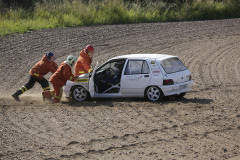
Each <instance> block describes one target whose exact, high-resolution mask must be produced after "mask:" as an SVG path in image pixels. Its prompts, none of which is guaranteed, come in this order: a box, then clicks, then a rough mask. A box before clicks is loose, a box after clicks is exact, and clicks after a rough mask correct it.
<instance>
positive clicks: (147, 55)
mask: <svg viewBox="0 0 240 160" xmlns="http://www.w3.org/2000/svg"><path fill="white" fill-rule="evenodd" d="M124 58H127V59H145V60H146V59H148V60H153V59H154V60H159V61H162V60H165V59H169V58H177V56H173V55H167V54H151V53H143V54H127V55H122V56H117V57H113V58H112V59H124Z"/></svg>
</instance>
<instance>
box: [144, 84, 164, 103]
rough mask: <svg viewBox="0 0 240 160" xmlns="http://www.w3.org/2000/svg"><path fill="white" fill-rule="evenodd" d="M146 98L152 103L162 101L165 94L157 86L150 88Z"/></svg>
mask: <svg viewBox="0 0 240 160" xmlns="http://www.w3.org/2000/svg"><path fill="white" fill-rule="evenodd" d="M145 97H146V98H147V99H148V100H150V101H153V102H155V101H161V100H162V99H163V97H164V95H163V92H162V91H161V89H160V88H158V87H157V86H150V87H148V88H147V89H146V91H145Z"/></svg>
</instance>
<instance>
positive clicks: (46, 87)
mask: <svg viewBox="0 0 240 160" xmlns="http://www.w3.org/2000/svg"><path fill="white" fill-rule="evenodd" d="M37 82H38V83H39V84H40V85H41V86H42V89H43V91H47V90H50V87H49V83H48V81H47V80H46V79H45V78H44V79H38V80H37Z"/></svg>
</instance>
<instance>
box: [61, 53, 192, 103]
mask: <svg viewBox="0 0 240 160" xmlns="http://www.w3.org/2000/svg"><path fill="white" fill-rule="evenodd" d="M97 66H98V63H97V65H96V67H95V69H94V70H93V72H92V74H91V75H90V76H89V75H88V74H85V75H81V76H79V77H78V80H77V82H72V81H67V83H66V86H65V87H64V89H63V90H64V93H65V95H66V97H70V98H72V99H74V100H76V101H84V100H86V99H88V98H90V97H92V98H100V97H105V98H106V97H107V98H115V97H146V98H147V99H148V100H150V101H159V100H162V99H163V97H164V96H172V95H173V96H178V97H183V96H184V95H185V94H186V92H188V91H191V87H192V85H193V80H192V79H191V72H190V71H189V70H188V69H187V68H186V66H185V65H184V64H183V63H182V62H181V61H180V60H179V59H178V57H177V56H172V55H164V54H130V55H123V56H118V57H114V58H111V59H110V60H108V61H107V62H105V63H104V64H102V65H101V66H100V67H97Z"/></svg>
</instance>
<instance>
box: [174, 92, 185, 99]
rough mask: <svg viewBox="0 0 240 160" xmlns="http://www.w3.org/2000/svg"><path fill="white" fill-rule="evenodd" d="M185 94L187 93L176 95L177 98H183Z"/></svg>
mask: <svg viewBox="0 0 240 160" xmlns="http://www.w3.org/2000/svg"><path fill="white" fill-rule="evenodd" d="M185 95H186V92H183V93H180V94H179V95H176V96H175V97H176V98H177V99H181V98H183V97H184V96H185Z"/></svg>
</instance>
